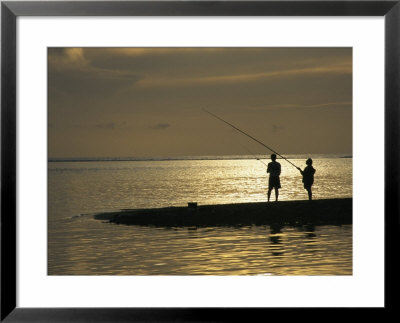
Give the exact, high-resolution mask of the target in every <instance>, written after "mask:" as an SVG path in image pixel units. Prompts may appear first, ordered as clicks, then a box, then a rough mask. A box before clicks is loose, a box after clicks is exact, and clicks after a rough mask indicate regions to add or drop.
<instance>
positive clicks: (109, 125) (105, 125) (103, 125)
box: [94, 122, 116, 130]
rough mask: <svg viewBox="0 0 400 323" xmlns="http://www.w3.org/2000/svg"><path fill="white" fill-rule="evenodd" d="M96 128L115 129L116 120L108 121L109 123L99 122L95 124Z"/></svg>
mask: <svg viewBox="0 0 400 323" xmlns="http://www.w3.org/2000/svg"><path fill="white" fill-rule="evenodd" d="M94 126H95V127H96V128H100V129H110V130H113V129H115V127H116V124H115V122H107V123H98V124H95V125H94Z"/></svg>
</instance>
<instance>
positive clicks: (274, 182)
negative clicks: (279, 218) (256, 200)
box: [267, 154, 281, 202]
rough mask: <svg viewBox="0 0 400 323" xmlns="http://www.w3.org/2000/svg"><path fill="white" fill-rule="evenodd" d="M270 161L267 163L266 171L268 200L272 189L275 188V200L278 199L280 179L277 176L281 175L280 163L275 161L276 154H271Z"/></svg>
mask: <svg viewBox="0 0 400 323" xmlns="http://www.w3.org/2000/svg"><path fill="white" fill-rule="evenodd" d="M271 160H272V162H270V163H268V167H267V173H269V182H268V202H269V199H270V197H271V191H272V189H275V201H278V196H279V191H278V190H279V189H280V188H281V181H280V179H279V176H280V175H281V164H279V163H278V162H277V161H276V155H275V154H272V155H271Z"/></svg>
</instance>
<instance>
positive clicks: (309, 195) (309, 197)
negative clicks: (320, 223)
mask: <svg viewBox="0 0 400 323" xmlns="http://www.w3.org/2000/svg"><path fill="white" fill-rule="evenodd" d="M307 193H308V199H309V200H310V201H311V200H312V191H311V187H308V188H307Z"/></svg>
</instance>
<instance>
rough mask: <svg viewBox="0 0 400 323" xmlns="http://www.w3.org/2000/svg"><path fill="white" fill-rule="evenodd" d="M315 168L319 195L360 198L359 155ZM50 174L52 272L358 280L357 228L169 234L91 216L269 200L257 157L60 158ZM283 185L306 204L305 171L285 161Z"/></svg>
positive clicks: (264, 228)
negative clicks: (355, 161)
mask: <svg viewBox="0 0 400 323" xmlns="http://www.w3.org/2000/svg"><path fill="white" fill-rule="evenodd" d="M294 161H295V162H297V164H299V165H301V163H302V162H304V161H303V160H299V161H296V160H294ZM284 165H285V164H283V162H282V166H284ZM314 166H315V168H316V169H317V174H316V183H315V189H314V194H315V197H316V198H332V197H351V196H352V194H351V192H352V184H351V183H352V167H351V166H352V160H351V159H350V158H322V159H316V160H315V164H314ZM48 178H49V217H48V219H49V221H48V274H50V275H351V274H352V226H351V225H344V226H312V225H308V226H302V227H286V226H285V227H270V226H250V227H211V228H197V229H196V228H168V229H167V228H152V227H139V226H125V225H115V224H109V223H103V222H102V221H97V220H94V219H93V218H92V216H91V214H93V213H96V212H101V211H105V210H116V209H121V208H148V207H164V206H172V205H174V206H178V205H186V203H187V202H188V201H196V202H198V203H199V204H215V203H235V202H237V203H239V202H256V201H265V200H266V183H267V178H266V174H265V167H264V166H263V164H262V163H260V162H259V161H256V160H195V161H193V160H179V161H119V162H116V161H107V162H104V161H103V162H100V161H91V162H51V163H49V173H48ZM281 181H282V190H281V195H280V197H281V199H285V200H295V199H305V198H306V193H305V191H304V189H303V188H302V186H301V177H300V176H299V174H298V171H297V170H296V169H295V168H293V167H292V168H289V167H286V165H285V167H283V173H282V177H281Z"/></svg>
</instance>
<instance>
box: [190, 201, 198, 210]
mask: <svg viewBox="0 0 400 323" xmlns="http://www.w3.org/2000/svg"><path fill="white" fill-rule="evenodd" d="M188 208H192V209H195V208H197V202H188Z"/></svg>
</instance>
